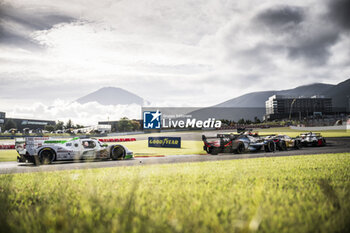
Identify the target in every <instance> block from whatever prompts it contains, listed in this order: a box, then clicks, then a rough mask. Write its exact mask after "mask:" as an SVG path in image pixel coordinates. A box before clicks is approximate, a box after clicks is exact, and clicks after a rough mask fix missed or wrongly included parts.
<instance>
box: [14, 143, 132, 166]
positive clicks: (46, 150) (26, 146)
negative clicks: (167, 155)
mask: <svg viewBox="0 0 350 233" xmlns="http://www.w3.org/2000/svg"><path fill="white" fill-rule="evenodd" d="M15 146H16V150H17V152H18V155H19V156H17V161H18V162H32V163H34V164H47V163H52V162H53V161H64V160H79V159H112V160H122V159H132V158H133V157H134V156H133V152H132V151H130V150H129V149H128V148H127V147H125V146H124V145H120V144H117V145H107V144H103V143H101V142H100V141H98V140H97V139H93V138H79V137H76V138H72V139H69V140H55V139H51V138H48V137H27V138H22V139H17V140H16V143H15Z"/></svg>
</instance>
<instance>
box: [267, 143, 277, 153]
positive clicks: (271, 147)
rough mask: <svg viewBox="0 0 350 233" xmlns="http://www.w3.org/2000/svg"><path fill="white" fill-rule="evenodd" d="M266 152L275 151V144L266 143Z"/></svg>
mask: <svg viewBox="0 0 350 233" xmlns="http://www.w3.org/2000/svg"><path fill="white" fill-rule="evenodd" d="M265 151H266V152H274V151H275V143H274V142H273V141H268V142H267V143H266V145H265Z"/></svg>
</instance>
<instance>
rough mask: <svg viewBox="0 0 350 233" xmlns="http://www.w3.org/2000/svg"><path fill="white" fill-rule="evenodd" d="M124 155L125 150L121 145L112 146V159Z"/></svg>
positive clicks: (121, 157) (120, 157)
mask: <svg viewBox="0 0 350 233" xmlns="http://www.w3.org/2000/svg"><path fill="white" fill-rule="evenodd" d="M124 157H125V151H124V148H123V147H121V146H114V147H113V148H112V152H111V159H112V160H118V159H123V158H124Z"/></svg>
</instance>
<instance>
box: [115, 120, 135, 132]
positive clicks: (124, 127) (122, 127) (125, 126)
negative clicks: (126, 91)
mask: <svg viewBox="0 0 350 233" xmlns="http://www.w3.org/2000/svg"><path fill="white" fill-rule="evenodd" d="M117 128H118V131H119V132H129V131H132V129H133V125H132V123H131V121H130V120H129V119H128V118H127V117H123V118H121V119H120V120H119V122H118V127H117Z"/></svg>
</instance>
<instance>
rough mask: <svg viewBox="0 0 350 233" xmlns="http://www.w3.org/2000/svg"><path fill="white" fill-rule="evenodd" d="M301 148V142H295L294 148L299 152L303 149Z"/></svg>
mask: <svg viewBox="0 0 350 233" xmlns="http://www.w3.org/2000/svg"><path fill="white" fill-rule="evenodd" d="M301 146H302V144H301V142H300V141H295V142H294V148H295V149H297V150H299V149H300V148H301Z"/></svg>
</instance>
